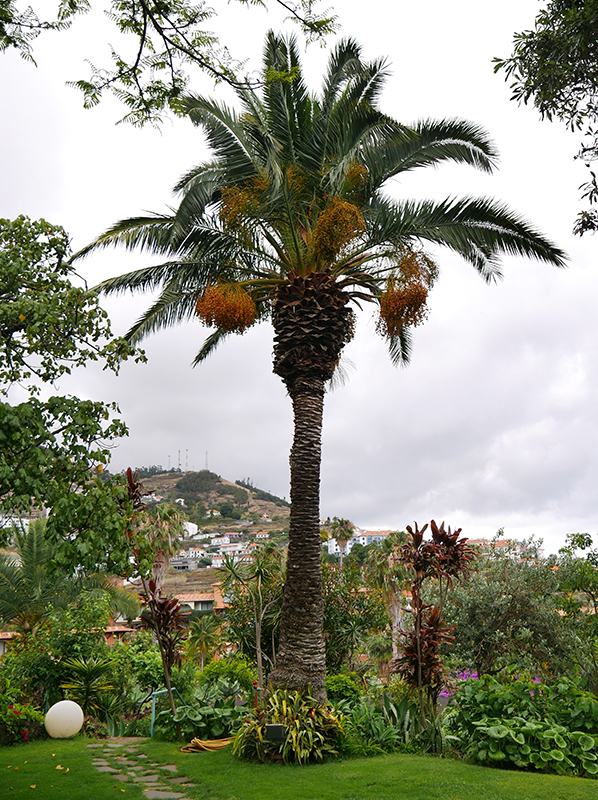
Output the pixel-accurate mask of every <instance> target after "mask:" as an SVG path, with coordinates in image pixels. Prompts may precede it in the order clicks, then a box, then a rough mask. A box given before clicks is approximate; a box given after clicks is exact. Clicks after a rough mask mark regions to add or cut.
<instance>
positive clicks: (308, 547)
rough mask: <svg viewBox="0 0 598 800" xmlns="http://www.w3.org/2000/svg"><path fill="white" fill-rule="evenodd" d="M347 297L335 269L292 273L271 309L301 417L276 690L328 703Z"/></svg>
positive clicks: (278, 368) (278, 366)
mask: <svg viewBox="0 0 598 800" xmlns="http://www.w3.org/2000/svg"><path fill="white" fill-rule="evenodd" d="M347 301H348V297H347V295H346V294H344V293H343V292H342V290H341V289H339V287H338V286H337V285H336V282H335V280H334V278H333V276H332V275H331V274H330V273H329V272H320V273H312V274H310V275H307V276H290V277H289V281H288V283H286V284H284V285H283V286H281V287H280V289H279V290H278V294H277V297H276V298H275V301H274V304H273V309H272V321H273V323H274V329H275V332H276V337H275V340H274V372H275V373H276V374H277V375H279V376H280V377H281V378H282V380H283V381H284V383H285V385H286V387H287V389H288V391H289V395H290V396H291V400H292V402H293V414H294V426H295V428H294V438H293V447H292V450H291V458H290V464H291V514H290V523H289V553H288V561H287V575H286V581H285V589H284V599H283V606H282V616H281V625H280V641H279V646H278V654H277V657H276V667H275V669H274V670H273V672H272V673H271V675H270V681H271V683H272V685H273V686H274V687H275V688H278V687H287V688H289V689H299V690H300V691H306V690H307V689H308V688H311V691H312V693H313V695H314V697H315V698H316V699H317V700H318V701H320V702H325V701H326V688H325V679H326V655H325V648H324V633H323V621H324V615H323V600H322V566H321V537H320V463H321V450H322V414H323V409H324V392H325V383H326V381H327V380H329V379H330V378H331V377H332V375H333V373H334V370H335V368H336V365H337V363H338V359H339V357H340V353H341V350H342V348H343V346H344V344H345V343H346V342H347V341H348V340H349V339H350V337H351V334H352V327H353V326H352V313H351V311H350V310H349V309H348V308H347Z"/></svg>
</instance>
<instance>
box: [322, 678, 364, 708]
mask: <svg viewBox="0 0 598 800" xmlns="http://www.w3.org/2000/svg"><path fill="white" fill-rule="evenodd" d="M355 677H357V676H355ZM326 694H327V695H328V699H329V700H331V701H335V700H356V699H357V698H359V697H361V695H362V690H361V688H360V686H359V684H358V683H356V681H355V678H354V677H352V676H351V675H347V674H345V673H341V674H339V675H328V676H327V677H326Z"/></svg>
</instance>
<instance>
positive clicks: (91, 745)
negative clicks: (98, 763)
mask: <svg viewBox="0 0 598 800" xmlns="http://www.w3.org/2000/svg"><path fill="white" fill-rule="evenodd" d="M103 746H104V745H103V744H88V745H86V747H103Z"/></svg>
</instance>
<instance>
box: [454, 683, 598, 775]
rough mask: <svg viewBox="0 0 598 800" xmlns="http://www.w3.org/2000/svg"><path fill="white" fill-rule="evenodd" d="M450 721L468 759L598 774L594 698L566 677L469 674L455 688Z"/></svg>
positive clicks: (597, 708) (596, 703) (596, 701)
mask: <svg viewBox="0 0 598 800" xmlns="http://www.w3.org/2000/svg"><path fill="white" fill-rule="evenodd" d="M454 702H455V705H456V708H457V712H456V714H455V715H454V716H452V717H451V726H452V728H453V730H454V731H455V733H456V734H457V736H458V737H459V738H460V740H461V743H462V746H463V749H464V750H465V752H466V753H467V755H469V756H470V757H471V758H474V759H476V760H477V761H479V762H481V763H484V764H490V765H492V766H516V767H518V768H520V769H537V770H543V771H551V772H557V773H559V774H563V775H596V774H598V763H597V762H598V699H596V697H595V695H592V694H589V693H587V692H582V691H581V690H579V689H578V688H577V686H576V685H575V684H574V683H573V682H572V681H570V680H568V679H567V678H560V679H559V681H558V682H557V683H556V684H554V685H546V684H542V683H540V682H538V681H537V679H536V680H530V679H527V680H526V679H525V677H523V676H521V677H519V676H517V675H514V676H511V678H510V679H509V680H507V681H506V682H502V683H501V682H499V681H497V680H496V679H494V678H492V677H490V676H487V675H486V676H483V677H482V678H481V679H480V680H473V679H469V680H468V681H465V682H464V683H463V684H462V685H461V686H460V687H459V689H458V690H457V692H456V694H455V697H454Z"/></svg>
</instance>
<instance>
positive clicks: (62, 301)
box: [0, 216, 139, 572]
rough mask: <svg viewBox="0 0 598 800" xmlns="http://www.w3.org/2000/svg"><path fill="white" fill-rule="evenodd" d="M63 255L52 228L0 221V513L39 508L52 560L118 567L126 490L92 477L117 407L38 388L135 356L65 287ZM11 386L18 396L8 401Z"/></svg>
mask: <svg viewBox="0 0 598 800" xmlns="http://www.w3.org/2000/svg"><path fill="white" fill-rule="evenodd" d="M68 254H69V244H68V237H67V234H66V233H65V231H64V230H63V229H62V228H60V227H58V226H56V225H50V224H49V223H47V222H46V221H45V220H38V221H31V220H29V219H28V218H27V217H23V216H21V217H18V218H17V219H15V220H7V219H0V396H2V395H4V397H5V398H7V399H6V400H4V401H3V402H0V515H5V514H6V515H8V514H17V515H22V514H27V513H29V512H31V510H32V509H33V508H34V507H37V508H40V507H42V506H46V507H47V508H49V509H50V516H49V518H48V534H49V536H51V537H52V538H53V540H54V542H55V545H56V552H55V554H54V560H55V562H56V563H57V564H59V565H61V566H63V567H65V568H66V567H67V566H68V567H70V568H71V569H73V568H75V567H83V569H84V570H85V571H88V572H89V571H91V572H95V571H96V570H97V569H98V568H99V567H100V566H106V567H107V568H109V569H114V570H124V569H126V564H127V563H128V554H127V551H126V542H125V541H124V537H123V529H124V519H123V513H122V511H123V504H124V503H125V501H126V492H125V490H124V486H123V484H122V479H120V478H111V479H110V480H101V479H100V474H101V471H102V469H103V465H104V464H106V463H107V462H108V459H109V455H110V449H109V444H110V442H111V441H112V440H114V439H115V438H117V437H119V436H123V435H125V434H126V432H127V431H126V427H125V426H124V424H123V423H122V421H121V420H119V419H115V418H114V413H115V412H116V411H117V410H118V409H117V408H116V406H114V405H113V404H105V403H102V402H98V401H93V400H81V399H79V398H76V397H70V396H60V395H55V394H52V393H50V396H49V397H47V399H42V396H41V395H40V391H41V387H42V386H43V385H44V384H46V385H48V387H49V386H50V385H52V384H53V382H54V381H56V380H57V379H58V378H60V377H63V376H65V375H68V374H70V373H71V371H72V370H73V369H74V368H76V367H81V366H84V365H85V364H88V363H90V362H94V361H99V362H101V363H103V364H104V366H105V368H108V369H111V370H113V371H114V372H118V369H119V365H120V363H121V361H122V360H124V359H126V358H128V357H130V356H132V355H134V353H135V351H134V350H132V349H131V347H130V346H129V345H128V344H127V343H126V342H125V341H124V340H123V339H116V338H114V337H113V336H112V335H111V331H110V325H109V322H108V319H107V316H106V312H105V311H104V310H103V309H102V308H101V307H100V305H99V303H98V298H97V295H96V293H95V292H92V291H89V290H88V289H87V288H86V287H81V286H76V285H74V283H73V282H72V279H73V278H74V270H73V268H72V267H70V266H69V265H68V263H67V257H68ZM138 357H139V356H138ZM17 384H18V387H19V393H20V395H22V394H23V392H24V393H25V396H26V397H27V399H26V400H25V401H23V402H19V403H12V402H11V397H12V394H11V389H12V388H13V386H15V385H17ZM2 533H3V535H5V533H6V529H3V531H2Z"/></svg>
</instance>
